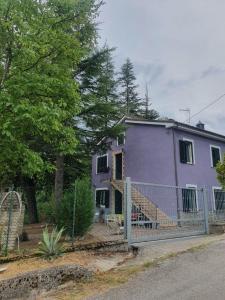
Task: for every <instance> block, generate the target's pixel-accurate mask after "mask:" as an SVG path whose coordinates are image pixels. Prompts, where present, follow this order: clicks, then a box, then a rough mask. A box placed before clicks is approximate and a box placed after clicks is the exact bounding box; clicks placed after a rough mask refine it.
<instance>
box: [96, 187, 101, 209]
mask: <svg viewBox="0 0 225 300" xmlns="http://www.w3.org/2000/svg"><path fill="white" fill-rule="evenodd" d="M100 197H101V191H96V199H95V200H96V207H100Z"/></svg>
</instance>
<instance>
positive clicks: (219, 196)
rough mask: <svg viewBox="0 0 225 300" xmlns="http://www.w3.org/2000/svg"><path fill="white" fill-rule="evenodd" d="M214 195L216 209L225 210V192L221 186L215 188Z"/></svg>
mask: <svg viewBox="0 0 225 300" xmlns="http://www.w3.org/2000/svg"><path fill="white" fill-rule="evenodd" d="M213 196H214V202H215V210H216V211H221V210H222V211H224V210H225V192H224V191H223V190H222V189H221V188H220V187H214V188H213Z"/></svg>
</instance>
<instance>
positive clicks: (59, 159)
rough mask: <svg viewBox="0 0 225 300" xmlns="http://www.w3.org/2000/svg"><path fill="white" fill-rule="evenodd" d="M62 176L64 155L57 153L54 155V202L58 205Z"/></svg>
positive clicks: (61, 192)
mask: <svg viewBox="0 0 225 300" xmlns="http://www.w3.org/2000/svg"><path fill="white" fill-rule="evenodd" d="M63 178H64V156H63V155H57V157H56V172H55V202H56V205H57V206H58V205H59V203H60V202H61V200H62V197H63Z"/></svg>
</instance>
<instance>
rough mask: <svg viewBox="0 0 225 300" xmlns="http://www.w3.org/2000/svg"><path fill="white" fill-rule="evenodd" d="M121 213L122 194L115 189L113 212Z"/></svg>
mask: <svg viewBox="0 0 225 300" xmlns="http://www.w3.org/2000/svg"><path fill="white" fill-rule="evenodd" d="M122 213H123V195H122V193H121V192H120V191H118V190H115V214H122Z"/></svg>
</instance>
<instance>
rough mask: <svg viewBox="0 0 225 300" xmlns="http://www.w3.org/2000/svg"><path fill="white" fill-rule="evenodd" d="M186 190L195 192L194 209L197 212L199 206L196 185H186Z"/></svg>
mask: <svg viewBox="0 0 225 300" xmlns="http://www.w3.org/2000/svg"><path fill="white" fill-rule="evenodd" d="M186 188H187V189H192V190H195V195H196V208H197V211H199V206H198V186H197V185H196V184H186Z"/></svg>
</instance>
